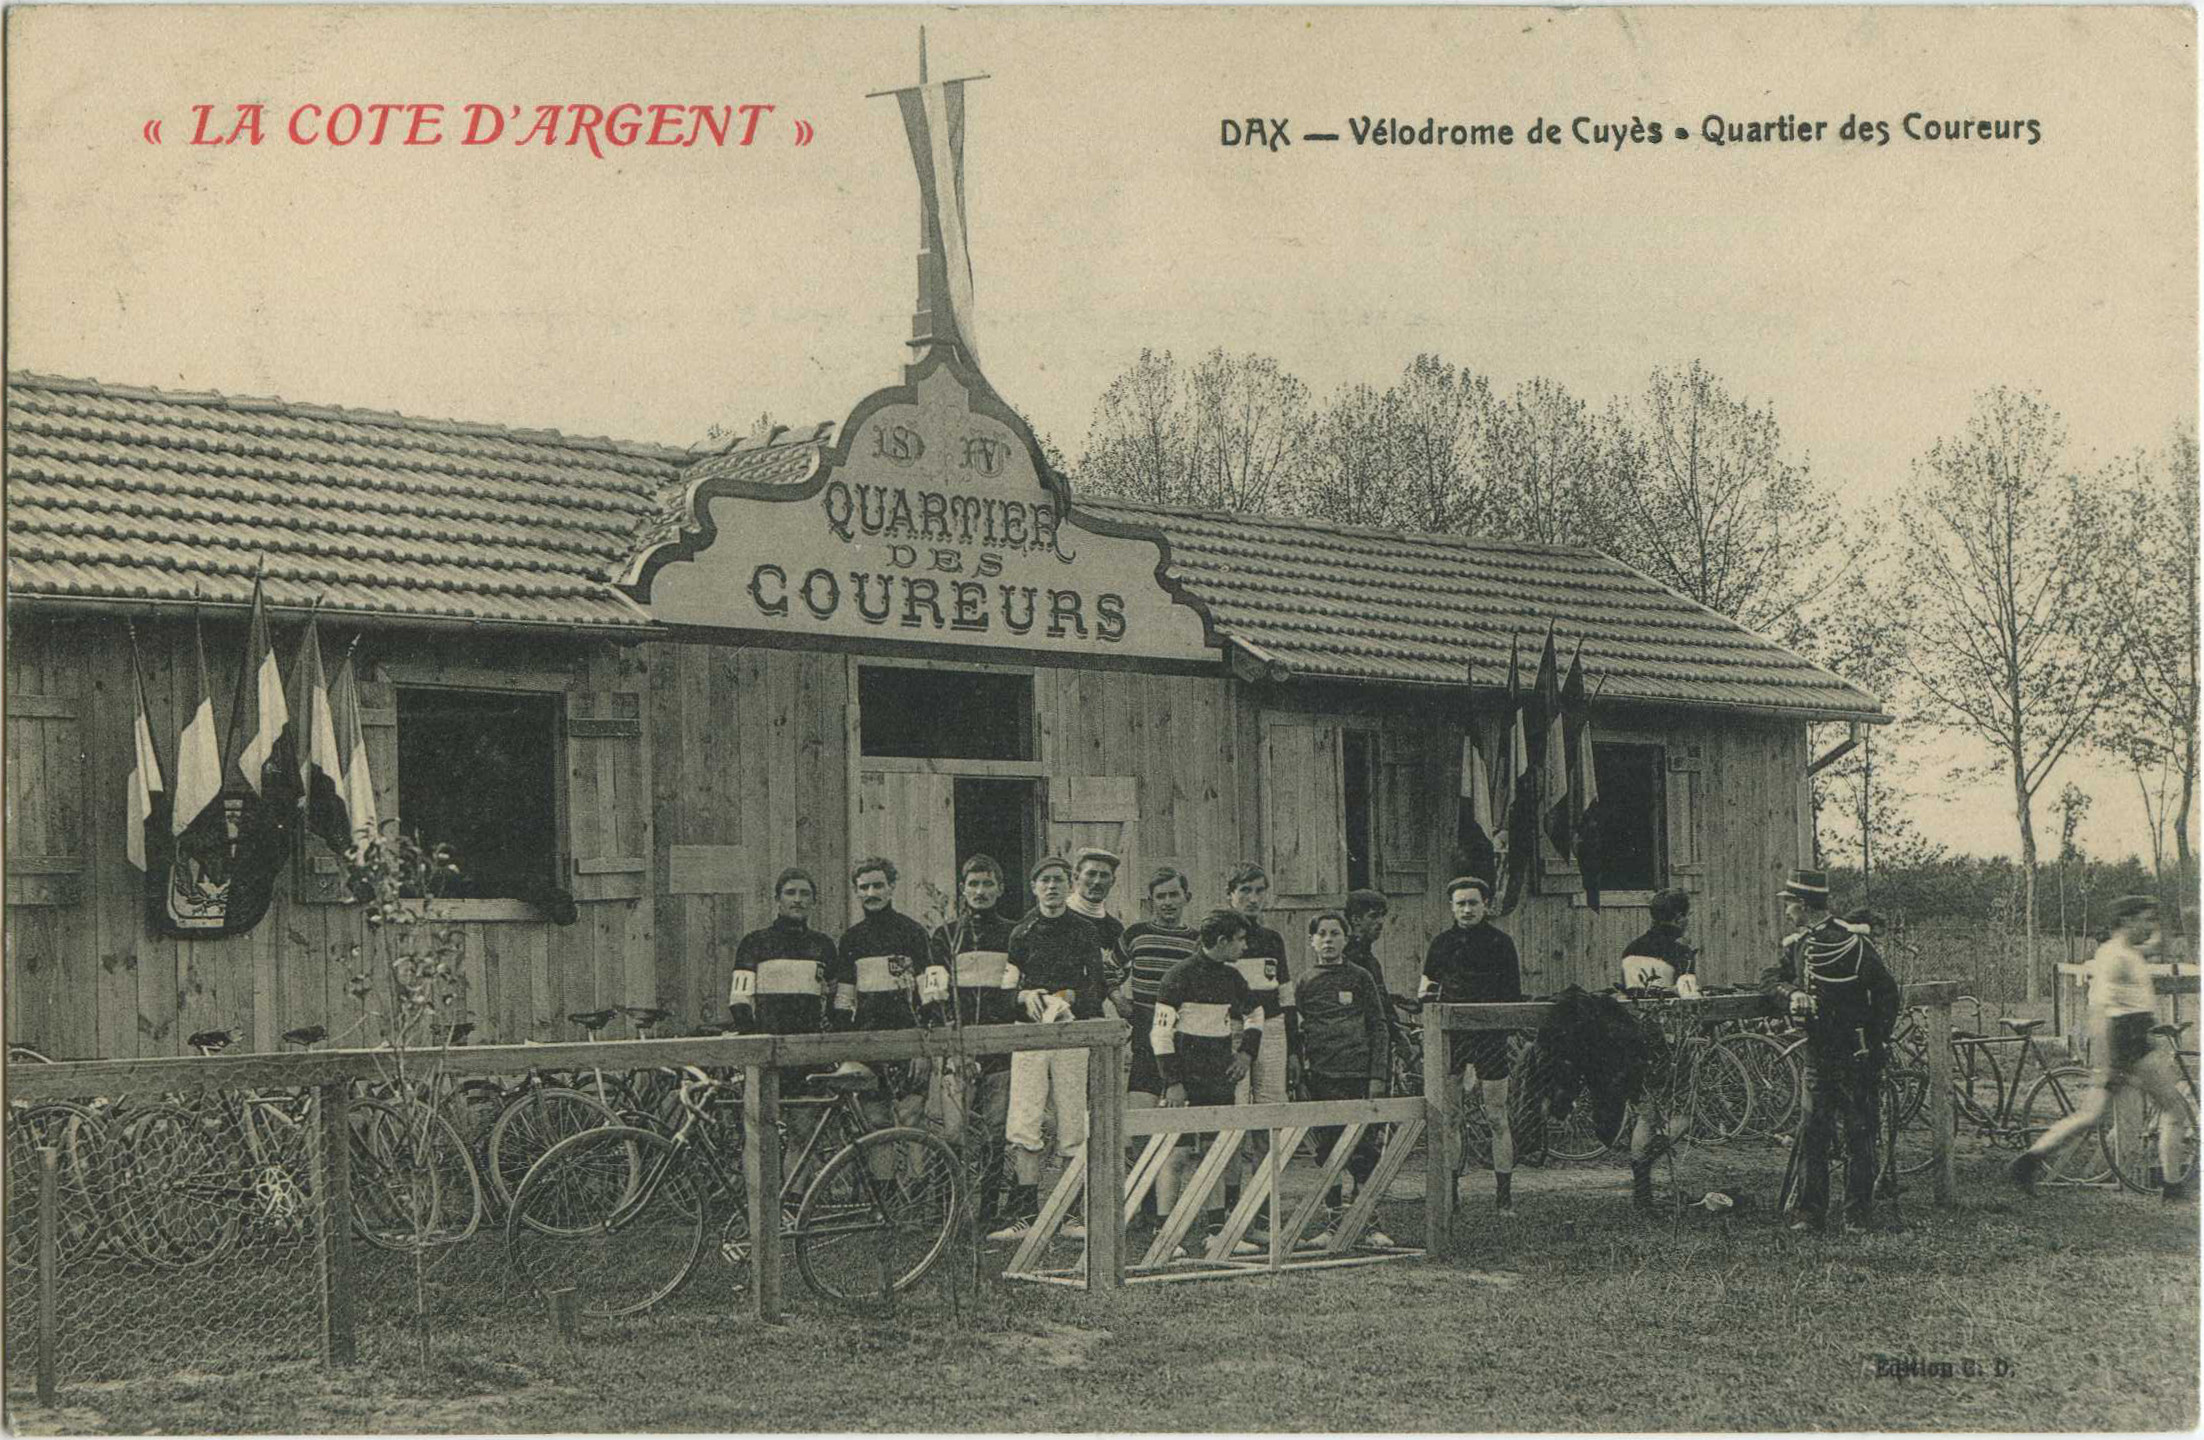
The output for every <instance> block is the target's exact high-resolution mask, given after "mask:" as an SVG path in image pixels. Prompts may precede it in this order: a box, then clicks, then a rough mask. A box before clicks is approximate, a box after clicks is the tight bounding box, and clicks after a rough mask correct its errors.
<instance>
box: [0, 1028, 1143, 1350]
mask: <svg viewBox="0 0 2204 1440" xmlns="http://www.w3.org/2000/svg"><path fill="white" fill-rule="evenodd" d="M1125 1034H1126V1030H1125V1026H1124V1024H1123V1023H1122V1022H1120V1021H1116V1020H1075V1021H1068V1022H1063V1023H1058V1024H1046V1025H1025V1024H1021V1025H986V1026H979V1025H975V1026H968V1027H966V1028H965V1029H964V1030H963V1031H962V1032H961V1035H960V1038H959V1040H958V1041H957V1042H956V1043H955V1044H954V1046H952V1043H951V1042H950V1041H949V1040H948V1039H946V1038H945V1036H944V1035H943V1034H942V1032H939V1031H933V1030H904V1031H876V1032H861V1033H844V1034H834V1035H777V1036H776V1035H743V1036H722V1037H693V1038H687V1039H669V1040H612V1041H596V1042H577V1043H567V1044H556V1045H467V1046H457V1047H453V1048H451V1049H449V1050H446V1051H443V1052H442V1054H441V1056H440V1057H439V1058H438V1059H437V1060H436V1062H435V1064H436V1065H437V1067H438V1070H439V1073H440V1074H441V1075H443V1076H445V1077H448V1078H451V1079H455V1080H460V1079H466V1078H469V1077H474V1076H495V1075H518V1074H524V1073H526V1072H528V1071H532V1070H533V1071H546V1072H553V1073H575V1072H588V1071H590V1070H592V1069H596V1068H599V1067H602V1068H604V1069H606V1070H621V1071H628V1070H648V1069H655V1068H664V1067H675V1066H682V1065H693V1066H697V1067H700V1068H702V1069H707V1070H740V1071H742V1072H743V1076H744V1084H743V1120H744V1124H743V1149H744V1153H743V1179H744V1188H745V1190H747V1192H748V1197H749V1206H750V1212H749V1213H750V1214H752V1215H757V1216H776V1215H779V1214H780V1213H781V1200H780V1196H781V1191H782V1188H783V1184H782V1182H783V1179H784V1177H783V1174H782V1158H781V1143H780V1131H779V1128H778V1124H777V1122H778V1120H779V1116H780V1075H781V1067H783V1066H789V1067H804V1066H809V1067H825V1066H831V1065H835V1064H838V1063H840V1062H842V1061H845V1060H857V1061H862V1062H865V1063H867V1064H874V1063H881V1062H892V1061H897V1060H917V1059H925V1058H932V1057H939V1056H945V1055H950V1054H959V1055H965V1056H974V1057H977V1056H981V1055H1001V1054H1008V1053H1010V1052H1012V1051H1019V1050H1085V1051H1087V1052H1088V1054H1089V1057H1090V1059H1089V1063H1088V1066H1087V1087H1088V1104H1089V1113H1090V1114H1091V1115H1092V1116H1093V1117H1094V1134H1095V1138H1096V1139H1097V1140H1100V1139H1101V1138H1103V1137H1104V1136H1105V1135H1112V1136H1114V1135H1115V1134H1117V1133H1118V1132H1117V1130H1116V1127H1117V1125H1118V1123H1119V1117H1120V1115H1121V1114H1122V1110H1123V1100H1124V1069H1123V1064H1122V1056H1123V1049H1122V1046H1123V1044H1124V1040H1125ZM391 1058H392V1057H391V1055H390V1053H389V1052H388V1051H383V1050H317V1051H309V1052H303V1053H296V1054H287V1055H268V1054H248V1055H236V1054H230V1055H207V1056H195V1057H191V1058H185V1059H167V1058H164V1059H152V1060H81V1061H65V1062H62V1063H59V1064H50V1065H37V1064H32V1065H10V1066H9V1067H8V1071H7V1081H8V1100H9V1101H10V1103H11V1104H15V1103H25V1104H28V1103H35V1102H37V1101H41V1100H80V1099H83V1098H85V1097H88V1096H104V1097H106V1098H108V1099H123V1098H126V1097H132V1096H136V1097H143V1098H147V1099H155V1098H158V1097H162V1096H167V1095H171V1094H176V1093H179V1092H197V1091H208V1090H214V1091H228V1092H233V1093H243V1094H249V1093H255V1092H267V1091H278V1090H294V1091H295V1090H305V1091H307V1092H309V1093H310V1094H311V1095H312V1096H313V1104H312V1106H311V1107H310V1109H309V1111H308V1116H309V1119H308V1144H307V1173H308V1182H307V1187H306V1188H307V1193H308V1194H309V1195H310V1196H311V1197H312V1198H313V1204H314V1206H315V1207H316V1208H315V1213H314V1216H313V1221H314V1224H313V1233H314V1235H315V1238H316V1243H317V1245H318V1247H319V1248H318V1252H317V1254H316V1259H315V1267H314V1268H315V1286H316V1289H317V1291H318V1296H317V1305H318V1309H319V1311H320V1314H321V1328H322V1335H321V1356H322V1359H323V1361H324V1363H327V1364H339V1363H343V1362H346V1361H349V1360H351V1359H352V1358H353V1357H354V1354H355V1345H354V1335H353V1322H352V1309H351V1290H352V1287H351V1280H352V1268H353V1267H352V1249H353V1246H354V1245H355V1244H357V1243H359V1242H358V1241H357V1239H356V1237H355V1236H354V1234H353V1226H352V1217H351V1214H350V1202H351V1193H352V1192H351V1179H350V1176H349V1174H348V1173H347V1172H348V1169H349V1163H350V1153H351V1147H350V1145H349V1144H348V1143H347V1141H348V1136H347V1133H346V1122H345V1118H344V1117H345V1112H346V1106H347V1103H348V1101H349V1099H350V1096H351V1093H352V1087H353V1085H354V1084H355V1082H374V1081H381V1080H387V1079H389V1078H390V1074H391ZM1104 1163H1105V1165H1106V1164H1107V1161H1106V1159H1105V1162H1104ZM1118 1164H1119V1166H1120V1167H1122V1164H1123V1156H1122V1153H1119V1155H1118ZM1110 1183H1112V1184H1113V1185H1114V1184H1115V1183H1116V1182H1115V1181H1114V1180H1112V1181H1111V1182H1110ZM42 1210H44V1211H45V1212H46V1213H51V1211H50V1207H42ZM753 1231H754V1234H753V1238H752V1243H751V1248H750V1270H751V1275H750V1285H749V1292H750V1308H751V1312H752V1314H754V1315H755V1316H756V1317H757V1318H758V1319H761V1320H765V1321H769V1322H777V1321H778V1320H779V1319H780V1318H781V1312H782V1303H781V1294H782V1267H781V1233H780V1226H778V1225H772V1224H761V1225H757V1226H754V1227H753ZM1122 1233H1123V1232H1122V1227H1112V1226H1107V1225H1105V1226H1102V1227H1099V1228H1098V1230H1097V1232H1096V1233H1095V1235H1094V1237H1093V1239H1092V1240H1091V1241H1090V1245H1091V1247H1092V1249H1093V1254H1094V1257H1095V1261H1096V1263H1099V1264H1101V1265H1103V1266H1104V1267H1105V1273H1116V1268H1118V1267H1120V1266H1121V1262H1120V1260H1119V1258H1118V1256H1117V1254H1116V1252H1115V1251H1114V1249H1113V1247H1115V1246H1116V1245H1117V1244H1118V1243H1119V1242H1120V1240H1121V1238H1122Z"/></svg>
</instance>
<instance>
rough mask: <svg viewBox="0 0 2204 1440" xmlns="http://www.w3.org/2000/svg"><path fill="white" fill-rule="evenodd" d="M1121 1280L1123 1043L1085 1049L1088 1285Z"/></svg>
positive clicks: (1110, 1286) (1104, 1286)
mask: <svg viewBox="0 0 2204 1440" xmlns="http://www.w3.org/2000/svg"><path fill="white" fill-rule="evenodd" d="M1124 1283H1125V1047H1124V1045H1123V1043H1122V1042H1120V1041H1117V1040H1112V1041H1111V1042H1110V1043H1109V1044H1107V1045H1095V1046H1091V1047H1089V1049H1088V1050H1087V1288H1088V1289H1089V1290H1115V1289H1117V1288H1119V1287H1120V1286H1122V1285H1123V1284H1124Z"/></svg>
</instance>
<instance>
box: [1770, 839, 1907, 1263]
mask: <svg viewBox="0 0 2204 1440" xmlns="http://www.w3.org/2000/svg"><path fill="white" fill-rule="evenodd" d="M1780 896H1781V898H1782V900H1783V901H1784V905H1785V914H1786V917H1787V918H1793V919H1794V923H1798V924H1800V925H1801V927H1802V928H1800V929H1799V930H1797V931H1796V932H1795V933H1793V934H1791V935H1788V936H1786V937H1784V942H1783V953H1782V954H1781V956H1780V957H1778V959H1777V960H1776V963H1775V964H1774V966H1772V967H1771V968H1770V969H1769V970H1768V972H1767V973H1766V974H1765V975H1763V976H1762V977H1761V988H1762V989H1763V990H1764V991H1766V992H1767V993H1768V994H1769V995H1772V996H1774V997H1775V998H1776V999H1778V1000H1780V1001H1782V1002H1783V1003H1784V1004H1785V1005H1786V1006H1788V1007H1789V1009H1790V1012H1791V1015H1792V1016H1793V1017H1794V1018H1796V1019H1798V1020H1799V1021H1801V1022H1802V1023H1803V1024H1804V1025H1805V1027H1806V1129H1805V1133H1804V1134H1803V1135H1802V1136H1801V1137H1800V1140H1799V1146H1800V1152H1799V1154H1800V1165H1801V1172H1800V1181H1799V1191H1798V1211H1799V1215H1800V1219H1799V1221H1798V1222H1797V1227H1796V1228H1802V1229H1811V1230H1820V1229H1822V1228H1823V1227H1824V1226H1825V1225H1826V1224H1827V1221H1828V1214H1829V1142H1830V1140H1831V1139H1832V1138H1833V1137H1834V1132H1835V1130H1836V1127H1837V1126H1838V1125H1839V1124H1842V1125H1843V1126H1844V1145H1845V1156H1846V1165H1845V1176H1844V1184H1845V1205H1846V1209H1847V1211H1848V1213H1849V1216H1850V1219H1851V1222H1852V1223H1853V1224H1854V1225H1855V1226H1857V1227H1858V1228H1861V1229H1866V1228H1869V1227H1870V1226H1871V1225H1872V1224H1873V1214H1874V1204H1875V1130H1876V1119H1877V1110H1878V1106H1877V1103H1876V1101H1877V1098H1878V1097H1879V1095H1880V1094H1881V1084H1882V1074H1883V1064H1884V1061H1885V1060H1886V1059H1887V1058H1888V1057H1889V1053H1890V1032H1891V1030H1892V1029H1893V1028H1895V1027H1896V1025H1897V1023H1898V982H1897V981H1896V980H1894V979H1892V978H1891V975H1890V970H1889V968H1888V967H1887V966H1885V965H1884V964H1883V957H1882V955H1881V954H1880V953H1879V952H1878V951H1877V950H1876V949H1875V945H1874V942H1873V941H1871V940H1869V939H1868V938H1867V936H1866V935H1865V934H1864V933H1862V932H1861V931H1859V930H1855V929H1853V928H1852V927H1851V926H1849V925H1847V924H1845V923H1844V922H1843V921H1842V920H1838V919H1836V918H1835V917H1833V916H1831V915H1830V913H1829V877H1828V875H1827V874H1826V873H1825V872H1823V871H1820V870H1794V871H1792V872H1791V879H1790V882H1789V883H1788V884H1786V885H1785V886H1784V887H1783V889H1782V891H1781V892H1780ZM1895 1219H1896V1217H1895V1216H1893V1217H1892V1222H1893V1223H1895Z"/></svg>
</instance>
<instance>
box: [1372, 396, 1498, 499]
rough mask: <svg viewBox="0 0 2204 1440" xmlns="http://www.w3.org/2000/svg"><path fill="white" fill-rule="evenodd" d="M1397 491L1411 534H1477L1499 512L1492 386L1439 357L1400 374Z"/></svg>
mask: <svg viewBox="0 0 2204 1440" xmlns="http://www.w3.org/2000/svg"><path fill="white" fill-rule="evenodd" d="M1396 390H1397V393H1398V405H1397V410H1398V420H1399V424H1400V426H1401V453H1400V457H1399V463H1400V471H1399V485H1398V489H1397V492H1396V495H1395V500H1394V512H1395V513H1394V515H1393V521H1394V523H1396V524H1398V525H1401V526H1404V527H1406V528H1407V529H1411V530H1423V531H1429V532H1433V533H1447V534H1472V533H1480V532H1483V531H1485V530H1488V529H1489V528H1490V526H1491V522H1492V518H1493V512H1494V508H1495V507H1494V503H1493V498H1494V490H1495V486H1494V484H1493V479H1492V473H1491V471H1490V470H1488V469H1487V468H1486V461H1487V459H1488V454H1487V446H1486V443H1485V436H1486V435H1487V433H1488V432H1489V431H1490V430H1491V428H1492V425H1493V423H1494V420H1495V417H1496V413H1497V409H1498V404H1497V402H1496V401H1495V400H1494V399H1493V395H1492V382H1491V381H1489V380H1487V379H1486V378H1485V377H1484V376H1482V375H1479V374H1476V373H1474V372H1473V371H1471V370H1469V369H1467V368H1461V369H1457V368H1456V367H1455V366H1453V365H1449V364H1448V363H1446V362H1445V361H1444V360H1441V359H1440V358H1439V357H1438V356H1436V355H1429V354H1426V355H1418V356H1417V357H1416V358H1415V359H1414V360H1411V361H1410V362H1409V363H1408V368H1407V370H1405V371H1404V372H1402V374H1401V378H1400V384H1399V385H1398V386H1397V387H1396Z"/></svg>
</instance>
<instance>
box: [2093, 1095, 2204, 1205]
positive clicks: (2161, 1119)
mask: <svg viewBox="0 0 2204 1440" xmlns="http://www.w3.org/2000/svg"><path fill="white" fill-rule="evenodd" d="M2181 1103H2182V1106H2183V1107H2184V1109H2185V1110H2186V1112H2187V1113H2186V1114H2185V1115H2184V1116H2183V1117H2182V1119H2181V1122H2179V1123H2184V1124H2185V1125H2186V1128H2187V1134H2188V1140H2187V1142H2186V1143H2185V1144H2184V1145H2183V1146H2182V1147H2181V1148H2180V1150H2179V1152H2178V1154H2177V1155H2176V1157H2175V1160H2174V1171H2173V1173H2171V1174H2163V1173H2161V1171H2160V1168H2159V1163H2158V1132H2159V1128H2160V1127H2161V1126H2163V1125H2164V1124H2165V1115H2164V1113H2163V1112H2162V1111H2160V1109H2159V1108H2158V1102H2157V1101H2156V1100H2155V1099H2153V1098H2152V1097H2151V1096H2150V1095H2149V1094H2148V1093H2146V1092H2144V1091H2142V1090H2138V1089H2136V1088H2135V1087H2134V1086H2132V1085H2129V1086H2124V1087H2122V1088H2121V1090H2120V1092H2119V1093H2118V1094H2117V1095H2114V1096H2112V1097H2111V1099H2110V1100H2109V1101H2108V1102H2107V1103H2106V1105H2105V1118H2104V1123H2103V1124H2101V1125H2100V1126H2098V1127H2097V1133H2098V1134H2099V1135H2100V1136H2101V1137H2102V1139H2103V1143H2104V1150H2105V1158H2106V1160H2107V1161H2108V1162H2109V1163H2110V1164H2111V1166H2112V1173H2113V1174H2115V1175H2117V1176H2119V1177H2120V1183H2121V1184H2122V1185H2125V1186H2126V1187H2127V1188H2128V1189H2130V1190H2135V1191H2139V1192H2140V1193H2142V1194H2145V1195H2152V1194H2156V1193H2157V1192H2158V1189H2159V1187H2160V1186H2161V1185H2167V1184H2179V1183H2180V1182H2181V1181H2183V1180H2186V1179H2188V1178H2189V1176H2191V1175H2193V1174H2195V1173H2196V1111H2195V1109H2194V1107H2191V1106H2190V1105H2189V1102H2188V1098H2187V1097H2186V1096H2184V1097H2182V1101H2181Z"/></svg>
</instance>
